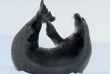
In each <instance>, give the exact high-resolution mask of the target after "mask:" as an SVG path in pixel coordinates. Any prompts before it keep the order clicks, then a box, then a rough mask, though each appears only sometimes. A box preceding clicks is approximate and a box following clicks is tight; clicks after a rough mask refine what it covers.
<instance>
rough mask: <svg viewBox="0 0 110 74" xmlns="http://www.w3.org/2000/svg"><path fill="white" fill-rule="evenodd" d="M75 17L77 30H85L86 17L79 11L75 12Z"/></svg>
mask: <svg viewBox="0 0 110 74" xmlns="http://www.w3.org/2000/svg"><path fill="white" fill-rule="evenodd" d="M74 19H75V30H76V32H81V31H82V30H84V26H85V25H86V21H85V19H84V18H82V17H81V16H80V15H79V14H78V13H76V14H74Z"/></svg>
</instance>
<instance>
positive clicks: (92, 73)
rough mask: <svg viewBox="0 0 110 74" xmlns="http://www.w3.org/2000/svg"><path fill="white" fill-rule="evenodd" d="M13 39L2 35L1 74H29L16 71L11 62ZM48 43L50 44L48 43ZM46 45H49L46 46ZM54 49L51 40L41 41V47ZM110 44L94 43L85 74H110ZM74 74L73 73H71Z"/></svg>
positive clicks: (0, 45)
mask: <svg viewBox="0 0 110 74" xmlns="http://www.w3.org/2000/svg"><path fill="white" fill-rule="evenodd" d="M12 39H13V37H8V36H2V35H0V50H1V52H0V74H27V73H25V72H24V71H20V72H18V71H16V69H15V68H14V66H13V63H12V60H11V43H12ZM47 42H48V43H47ZM45 43H47V44H48V45H47V46H45ZM50 44H51V47H53V43H52V42H51V40H48V39H47V40H46V39H40V46H44V47H50V46H49V45H50ZM109 56H110V44H108V43H92V56H91V59H90V62H89V64H88V66H87V67H86V69H85V71H84V74H110V58H109ZM70 74H73V73H70Z"/></svg>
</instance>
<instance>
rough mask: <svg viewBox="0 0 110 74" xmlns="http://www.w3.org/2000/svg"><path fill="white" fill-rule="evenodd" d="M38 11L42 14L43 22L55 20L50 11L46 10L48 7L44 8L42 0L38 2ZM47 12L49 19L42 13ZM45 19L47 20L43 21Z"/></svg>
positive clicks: (45, 13)
mask: <svg viewBox="0 0 110 74" xmlns="http://www.w3.org/2000/svg"><path fill="white" fill-rule="evenodd" d="M39 13H40V14H41V15H42V17H43V22H44V23H45V22H47V21H50V22H53V21H54V20H55V17H54V16H52V14H51V12H50V11H48V9H47V8H46V6H45V4H44V1H43V0H41V3H40V9H39ZM47 14H48V15H50V16H49V17H48V18H49V19H44V15H47ZM45 20H47V21H45Z"/></svg>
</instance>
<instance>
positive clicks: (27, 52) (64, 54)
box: [12, 14, 91, 74]
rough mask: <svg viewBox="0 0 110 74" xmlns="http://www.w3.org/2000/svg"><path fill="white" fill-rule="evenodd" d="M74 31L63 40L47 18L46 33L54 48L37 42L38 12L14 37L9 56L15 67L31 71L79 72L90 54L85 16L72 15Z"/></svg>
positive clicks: (43, 73) (48, 73)
mask: <svg viewBox="0 0 110 74" xmlns="http://www.w3.org/2000/svg"><path fill="white" fill-rule="evenodd" d="M74 18H75V29H76V31H75V33H73V34H72V35H70V36H69V37H67V38H65V39H63V38H61V37H60V35H59V34H58V33H57V31H56V30H55V28H54V26H53V25H52V24H51V23H50V22H49V21H48V22H46V24H47V28H46V31H47V35H48V36H49V37H50V38H51V39H52V41H53V42H54V44H55V46H56V47H54V48H42V47H39V45H38V39H39V33H40V30H41V27H42V18H41V16H39V15H38V14H37V15H36V16H35V17H34V18H33V19H32V20H30V21H29V22H28V23H27V24H26V25H25V26H24V27H23V28H22V29H21V30H20V31H19V33H18V34H17V35H16V36H15V38H14V40H13V44H12V59H13V63H14V65H15V67H16V69H17V70H24V71H26V72H28V73H32V74H68V73H71V72H74V73H77V72H79V73H82V72H83V71H84V69H85V68H86V66H87V64H88V62H89V59H90V56H91V41H90V37H89V30H88V27H87V24H86V21H85V20H84V18H82V17H80V15H79V14H75V15H74Z"/></svg>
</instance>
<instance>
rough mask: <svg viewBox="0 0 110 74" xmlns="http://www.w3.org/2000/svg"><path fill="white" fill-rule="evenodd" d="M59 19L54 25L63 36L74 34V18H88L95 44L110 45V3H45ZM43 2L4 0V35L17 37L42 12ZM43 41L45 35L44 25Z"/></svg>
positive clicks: (0, 7) (0, 17)
mask: <svg viewBox="0 0 110 74" xmlns="http://www.w3.org/2000/svg"><path fill="white" fill-rule="evenodd" d="M44 2H45V4H46V6H47V8H48V9H49V10H50V11H51V12H52V14H53V15H54V16H56V21H55V22H53V24H54V26H55V28H56V29H57V31H58V32H59V34H60V35H61V36H62V37H64V38H65V37H67V36H68V35H70V34H71V33H72V32H74V19H73V15H74V14H75V13H79V14H80V15H81V16H82V17H84V18H85V19H86V21H87V23H88V26H89V29H90V35H91V40H92V42H97V43H110V34H109V32H110V0H44ZM39 5H40V0H0V34H1V35H9V36H15V34H16V33H17V32H18V31H19V30H20V29H21V28H22V27H23V26H24V24H25V23H27V22H28V21H29V20H30V19H31V18H32V17H33V16H34V15H35V14H36V13H37V10H38V9H39ZM40 38H47V37H46V35H45V24H44V25H43V28H42V31H41V37H40Z"/></svg>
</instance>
